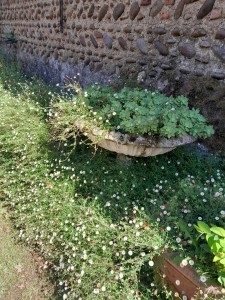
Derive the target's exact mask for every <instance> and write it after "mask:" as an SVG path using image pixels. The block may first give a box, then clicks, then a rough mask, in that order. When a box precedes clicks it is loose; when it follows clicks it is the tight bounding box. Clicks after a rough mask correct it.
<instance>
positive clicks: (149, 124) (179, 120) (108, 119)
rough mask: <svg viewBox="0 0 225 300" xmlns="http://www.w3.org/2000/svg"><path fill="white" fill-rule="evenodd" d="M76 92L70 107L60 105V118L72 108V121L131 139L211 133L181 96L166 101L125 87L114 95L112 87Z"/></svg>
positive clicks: (204, 122) (201, 135) (92, 88)
mask: <svg viewBox="0 0 225 300" xmlns="http://www.w3.org/2000/svg"><path fill="white" fill-rule="evenodd" d="M76 91H77V92H78V93H77V94H76V95H75V96H74V98H73V99H72V101H71V102H70V103H63V102H61V103H60V105H59V106H58V109H59V110H60V116H62V115H63V114H65V117H66V118H68V114H67V113H68V107H69V106H73V108H72V110H70V113H71V114H72V116H73V118H74V120H80V119H82V120H86V121H87V122H88V123H89V125H90V126H91V125H93V126H100V127H101V128H105V129H107V130H119V131H121V132H125V133H129V134H133V135H145V134H148V135H153V136H155V135H156V136H157V135H158V136H161V137H167V138H172V137H179V136H183V135H185V134H189V135H191V136H193V137H201V138H206V137H209V136H210V135H212V134H213V133H214V130H213V127H212V126H209V125H206V120H205V118H204V117H203V116H202V115H201V114H200V113H199V110H198V109H189V108H188V100H187V98H185V97H184V96H179V97H177V98H173V97H166V96H165V95H163V94H160V93H159V92H151V91H147V90H140V89H130V88H128V87H125V88H123V89H122V90H120V91H119V92H115V91H114V90H113V88H111V87H100V86H96V85H95V86H92V87H89V88H87V89H86V90H84V91H82V90H78V89H76ZM66 114H67V115H66ZM69 117H71V116H69Z"/></svg>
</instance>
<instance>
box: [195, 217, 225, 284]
mask: <svg viewBox="0 0 225 300" xmlns="http://www.w3.org/2000/svg"><path fill="white" fill-rule="evenodd" d="M197 224H198V225H197V226H196V225H195V228H196V229H197V231H198V232H200V233H201V235H202V234H205V235H206V236H205V237H206V241H207V243H208V246H209V248H210V250H211V252H212V254H213V255H214V259H213V262H215V263H216V266H217V271H218V281H219V282H220V284H221V285H222V286H224V287H225V229H223V228H221V227H217V226H214V225H213V226H212V227H209V226H208V225H207V224H206V223H204V222H202V221H199V222H197ZM201 235H200V236H201Z"/></svg>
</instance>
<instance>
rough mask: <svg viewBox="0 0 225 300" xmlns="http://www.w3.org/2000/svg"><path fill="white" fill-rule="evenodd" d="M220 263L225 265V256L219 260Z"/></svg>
mask: <svg viewBox="0 0 225 300" xmlns="http://www.w3.org/2000/svg"><path fill="white" fill-rule="evenodd" d="M220 263H221V264H222V265H224V266H225V257H224V258H222V259H221V260H220Z"/></svg>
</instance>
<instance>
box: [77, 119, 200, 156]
mask: <svg viewBox="0 0 225 300" xmlns="http://www.w3.org/2000/svg"><path fill="white" fill-rule="evenodd" d="M75 126H76V127H77V128H78V129H79V130H80V131H81V132H83V133H85V132H86V130H85V125H84V124H81V123H77V124H75ZM85 135H86V136H87V137H88V138H89V139H90V140H91V141H92V142H94V143H96V144H97V145H98V146H100V147H102V148H104V149H106V150H109V151H113V152H116V153H118V154H122V155H126V156H135V157H148V156H156V155H159V154H164V153H166V152H169V151H172V150H174V149H175V148H177V147H178V146H182V145H185V144H189V143H193V142H194V141H195V140H196V139H195V138H193V137H191V136H190V135H185V136H183V137H178V138H171V139H167V138H161V137H151V136H146V137H143V136H135V137H134V136H131V135H129V134H123V133H121V132H115V131H111V132H109V133H106V132H104V131H103V130H99V129H98V128H92V129H91V130H90V129H89V130H88V132H87V133H86V134H85Z"/></svg>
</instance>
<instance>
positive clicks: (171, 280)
mask: <svg viewBox="0 0 225 300" xmlns="http://www.w3.org/2000/svg"><path fill="white" fill-rule="evenodd" d="M174 257H176V254H165V255H164V256H163V257H158V258H157V259H156V268H157V270H156V272H157V274H158V275H160V276H162V275H163V277H164V282H165V283H166V284H167V285H168V287H169V288H170V289H171V290H172V291H174V293H176V294H177V296H178V295H179V297H181V299H187V300H194V299H202V298H203V297H202V296H201V295H208V296H211V297H213V299H225V289H222V288H221V287H219V286H217V285H216V283H213V284H208V283H203V282H201V281H200V276H199V275H198V274H197V272H196V270H195V269H194V268H193V267H191V266H189V265H187V266H183V267H181V266H180V265H178V264H176V263H174ZM196 297H197V298H196ZM198 297H199V298H198ZM204 299H205V298H204Z"/></svg>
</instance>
